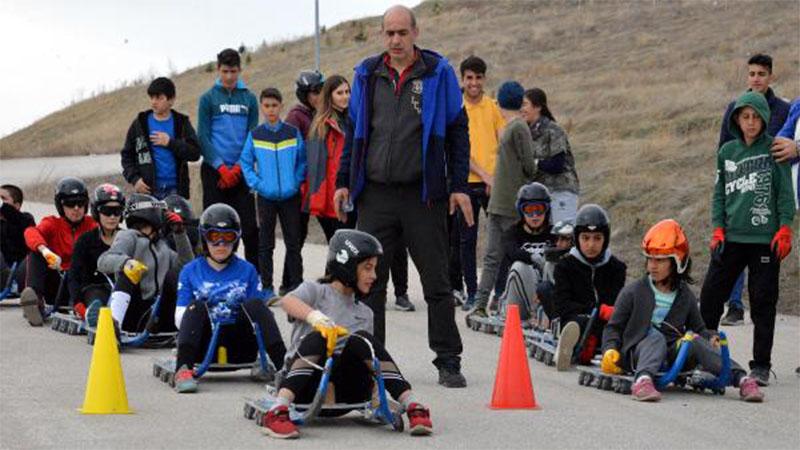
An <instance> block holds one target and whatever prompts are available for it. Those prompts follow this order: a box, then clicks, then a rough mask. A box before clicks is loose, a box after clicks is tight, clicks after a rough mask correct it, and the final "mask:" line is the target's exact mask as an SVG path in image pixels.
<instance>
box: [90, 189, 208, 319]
mask: <svg viewBox="0 0 800 450" xmlns="http://www.w3.org/2000/svg"><path fill="white" fill-rule="evenodd" d="M166 209H167V207H166V204H165V203H164V202H162V201H159V200H156V198H155V197H153V196H150V195H147V194H131V197H130V199H129V200H128V202H127V205H126V206H125V225H126V226H127V227H128V229H127V230H121V231H119V232H118V233H117V236H116V237H115V238H114V242H113V243H112V244H111V248H109V249H108V250H107V251H106V252H105V253H103V254H102V255H100V258H98V260H97V269H98V270H99V271H101V272H103V273H106V274H109V275H114V276H116V282H115V284H114V288H113V289H112V292H111V296H110V297H109V300H108V306H109V307H111V316H112V318H113V319H114V321H115V323H116V324H117V325H118V326H119V327H120V329H121V330H123V331H129V332H134V333H136V332H141V331H142V330H144V328H145V325H148V327H149V328H150V330H151V332H155V331H174V328H173V318H174V314H175V298H176V294H177V292H176V290H177V284H178V282H177V280H178V273H179V272H180V270H181V268H182V267H183V266H184V264H186V263H188V262H189V261H191V260H192V258H194V253H193V252H192V246H191V244H190V243H189V238H188V237H187V236H186V230H185V228H184V226H183V221H182V219H181V217H180V216H179V215H178V214H176V213H173V212H166ZM165 221H166V222H168V223H169V224H170V226H171V229H170V232H171V233H172V234H173V236H174V238H175V244H176V247H177V251H175V250H172V249H171V248H169V245H168V244H167V241H166V240H165V239H162V238H161V228H162V226H163V224H164V222H165ZM159 295H160V296H161V304H160V305H161V306H160V311H159V314H158V317H149V318H148V314H149V312H150V307H151V305H152V304H153V302H154V301H155V298H156V296H159ZM90 313H91V314H92V315H94V314H95V313H96V312H95V311H91V310H90V311H87V313H86V314H87V315H89V314H90ZM145 319H147V320H148V322H149V324H148V323H147V322H146V321H145Z"/></svg>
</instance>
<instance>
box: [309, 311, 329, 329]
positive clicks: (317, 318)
mask: <svg viewBox="0 0 800 450" xmlns="http://www.w3.org/2000/svg"><path fill="white" fill-rule="evenodd" d="M306 323H308V324H309V325H311V326H312V327H313V328H314V329H317V328H320V327H325V328H331V327H334V326H336V324H335V323H333V320H331V318H330V317H328V316H326V315H325V314H323V313H322V311H320V310H318V309H315V310H313V311H311V312H310V313H308V315H307V316H306Z"/></svg>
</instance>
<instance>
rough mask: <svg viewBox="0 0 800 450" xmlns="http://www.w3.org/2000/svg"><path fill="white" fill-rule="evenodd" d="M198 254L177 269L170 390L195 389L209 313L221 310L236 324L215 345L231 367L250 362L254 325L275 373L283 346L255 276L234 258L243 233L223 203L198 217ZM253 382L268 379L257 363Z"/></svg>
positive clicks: (253, 353)
mask: <svg viewBox="0 0 800 450" xmlns="http://www.w3.org/2000/svg"><path fill="white" fill-rule="evenodd" d="M199 230H200V236H201V241H202V246H203V254H202V256H200V257H198V258H195V259H194V260H193V261H192V262H190V263H189V264H187V265H186V266H184V268H183V270H181V273H180V278H179V282H178V301H177V306H176V307H175V327H176V328H177V329H178V355H177V361H176V365H175V367H177V368H178V371H177V372H176V373H175V390H176V391H177V392H179V393H188V392H195V391H197V380H195V379H194V375H193V372H192V367H193V366H194V365H195V364H197V363H199V362H201V361H202V360H203V356H204V355H205V352H206V349H207V348H208V345H209V342H210V339H211V321H210V313H211V312H212V311H214V310H215V309H219V308H224V309H226V310H229V311H231V313H232V314H235V315H236V322H235V323H234V324H233V325H231V326H227V327H225V328H223V329H222V330H221V331H220V337H219V339H220V341H219V342H220V345H222V346H224V347H225V348H226V349H227V351H228V360H229V361H230V362H232V363H247V362H251V361H255V360H256V357H257V356H258V342H257V340H256V337H255V335H254V333H253V331H254V330H253V326H252V325H251V323H257V324H258V326H259V331H260V332H261V338H262V342H263V343H264V346H265V349H266V351H267V354H268V355H269V358H270V360H271V361H272V362H273V363H274V364H275V367H276V368H277V369H280V368H281V367H282V366H283V359H284V357H285V355H286V347H285V346H284V343H283V339H282V338H281V333H280V330H279V329H278V325H277V324H276V323H275V317H274V316H273V315H272V311H270V310H269V308H267V306H266V304H265V300H267V295H266V293H265V292H264V291H263V290H262V286H261V282H260V281H259V278H258V272H257V271H256V269H255V267H253V265H252V264H250V263H249V262H247V261H245V260H244V259H241V258H239V257H238V256H237V255H236V250H237V248H238V247H239V241H240V239H241V235H242V226H241V221H240V219H239V214H238V213H237V212H236V210H235V209H233V208H232V207H230V206H228V205H226V204H224V203H215V204H213V205H211V206H209V207H208V208H206V210H205V211H203V214H202V216H201V217H200V228H199ZM252 375H253V378H255V379H257V380H260V381H267V380H268V377H269V375H270V374H266V373H263V372H262V371H261V366H260V365H256V366H255V367H254V371H253V373H252Z"/></svg>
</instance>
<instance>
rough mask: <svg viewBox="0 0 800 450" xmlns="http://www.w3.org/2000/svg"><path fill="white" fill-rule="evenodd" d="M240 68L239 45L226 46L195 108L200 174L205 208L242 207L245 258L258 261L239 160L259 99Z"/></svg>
mask: <svg viewBox="0 0 800 450" xmlns="http://www.w3.org/2000/svg"><path fill="white" fill-rule="evenodd" d="M241 72H242V66H241V58H239V53H237V52H236V50H233V49H231V48H228V49H225V50H223V51H221V52H220V53H219V54H218V55H217V74H218V76H219V78H217V81H216V82H215V83H214V86H213V87H212V88H211V89H209V90H208V91H206V92H205V93H204V94H203V96H202V97H200V104H199V107H198V113H197V122H198V124H197V136H198V138H199V139H200V149H201V152H202V153H203V164H202V166H201V168H200V179H201V180H202V182H203V208H208V207H209V206H210V205H213V204H214V203H225V204H227V205H230V206H231V207H233V209H235V210H236V212H237V213H239V217H240V218H241V219H242V240H243V241H244V255H245V259H247V262H249V263H250V264H252V265H254V266H256V267H258V227H257V225H256V207H255V199H254V197H253V194H252V193H251V192H250V188H249V187H248V186H247V183H245V181H244V179H243V177H242V169H241V167H240V166H239V162H238V161H239V156H240V155H241V154H242V148H243V147H244V142H245V139H247V133H248V132H250V130H252V129H253V128H255V127H256V125H258V101H257V100H256V96H255V95H253V93H252V92H250V91H249V90H248V89H247V86H245V84H244V82H243V81H242V80H240V79H239V75H240V74H241Z"/></svg>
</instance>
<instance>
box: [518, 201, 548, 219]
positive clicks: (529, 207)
mask: <svg viewBox="0 0 800 450" xmlns="http://www.w3.org/2000/svg"><path fill="white" fill-rule="evenodd" d="M520 209H522V214H524V215H525V216H527V217H534V216H543V215H545V214H546V213H547V209H548V208H547V204H546V203H541V202H528V203H523V204H522V206H521V207H520Z"/></svg>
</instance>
